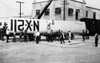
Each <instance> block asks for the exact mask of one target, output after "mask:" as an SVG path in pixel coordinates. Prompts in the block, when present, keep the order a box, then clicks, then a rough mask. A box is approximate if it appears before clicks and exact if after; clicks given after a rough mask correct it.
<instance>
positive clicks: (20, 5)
mask: <svg viewBox="0 0 100 63" xmlns="http://www.w3.org/2000/svg"><path fill="white" fill-rule="evenodd" d="M16 3H19V4H20V13H19V15H20V18H21V15H22V14H23V13H22V12H21V4H22V3H24V2H21V1H16Z"/></svg>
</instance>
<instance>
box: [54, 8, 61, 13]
mask: <svg viewBox="0 0 100 63" xmlns="http://www.w3.org/2000/svg"><path fill="white" fill-rule="evenodd" d="M55 14H57V15H58V14H61V8H60V7H58V8H55Z"/></svg>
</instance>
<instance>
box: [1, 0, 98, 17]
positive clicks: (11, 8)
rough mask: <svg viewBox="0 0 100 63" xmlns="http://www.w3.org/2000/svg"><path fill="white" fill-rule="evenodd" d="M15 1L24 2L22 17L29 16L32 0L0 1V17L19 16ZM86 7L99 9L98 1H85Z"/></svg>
mask: <svg viewBox="0 0 100 63" xmlns="http://www.w3.org/2000/svg"><path fill="white" fill-rule="evenodd" d="M16 1H22V2H24V3H23V4H22V12H23V13H24V14H23V15H31V10H32V3H33V1H34V0H0V17H10V16H19V14H18V13H19V3H16ZM36 1H45V0H36ZM85 1H86V3H87V5H89V6H92V7H96V8H99V9H100V0H85Z"/></svg>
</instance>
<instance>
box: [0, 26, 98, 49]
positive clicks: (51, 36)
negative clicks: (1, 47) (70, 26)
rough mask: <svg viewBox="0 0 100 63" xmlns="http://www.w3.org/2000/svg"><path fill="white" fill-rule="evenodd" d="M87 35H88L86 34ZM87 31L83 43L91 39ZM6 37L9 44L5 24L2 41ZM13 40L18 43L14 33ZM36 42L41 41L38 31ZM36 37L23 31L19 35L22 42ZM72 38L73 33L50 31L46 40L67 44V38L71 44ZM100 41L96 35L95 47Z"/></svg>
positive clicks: (0, 33)
mask: <svg viewBox="0 0 100 63" xmlns="http://www.w3.org/2000/svg"><path fill="white" fill-rule="evenodd" d="M86 33H87V34H86ZM86 33H85V31H84V30H83V34H82V37H83V41H85V39H86V38H87V39H89V32H88V31H86ZM4 36H6V39H7V40H6V42H7V43H9V37H10V35H9V29H7V24H4V26H3V28H1V29H0V40H4ZM12 36H13V39H12V41H13V42H16V33H13V35H12ZM34 36H35V39H34V40H35V41H36V44H39V41H40V37H41V35H40V32H39V31H37V32H36V33H35V34H34ZM34 36H33V35H32V34H31V35H27V30H25V31H23V30H21V32H20V34H19V39H20V42H27V41H28V39H29V40H30V38H34ZM72 37H74V35H73V34H72V33H71V31H68V33H67V34H65V33H64V32H63V31H62V30H60V29H59V30H58V31H57V32H56V33H54V32H53V30H51V31H50V33H47V36H46V39H47V41H48V42H53V41H54V40H58V41H60V44H65V41H64V40H65V39H66V38H67V39H68V42H69V43H70V42H71V40H72ZM98 39H99V35H98V34H97V33H96V34H95V47H97V46H98Z"/></svg>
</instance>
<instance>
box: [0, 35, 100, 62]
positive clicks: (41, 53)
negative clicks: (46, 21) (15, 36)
mask: <svg viewBox="0 0 100 63" xmlns="http://www.w3.org/2000/svg"><path fill="white" fill-rule="evenodd" d="M0 63H100V40H99V45H98V47H95V46H94V36H91V37H90V39H89V40H86V41H82V38H81V36H80V37H79V36H78V37H76V38H75V39H74V40H72V41H71V43H69V42H68V40H65V44H60V41H53V42H49V43H48V42H47V41H40V43H39V44H36V43H35V41H31V42H22V43H21V42H16V43H14V42H10V43H6V41H0Z"/></svg>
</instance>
